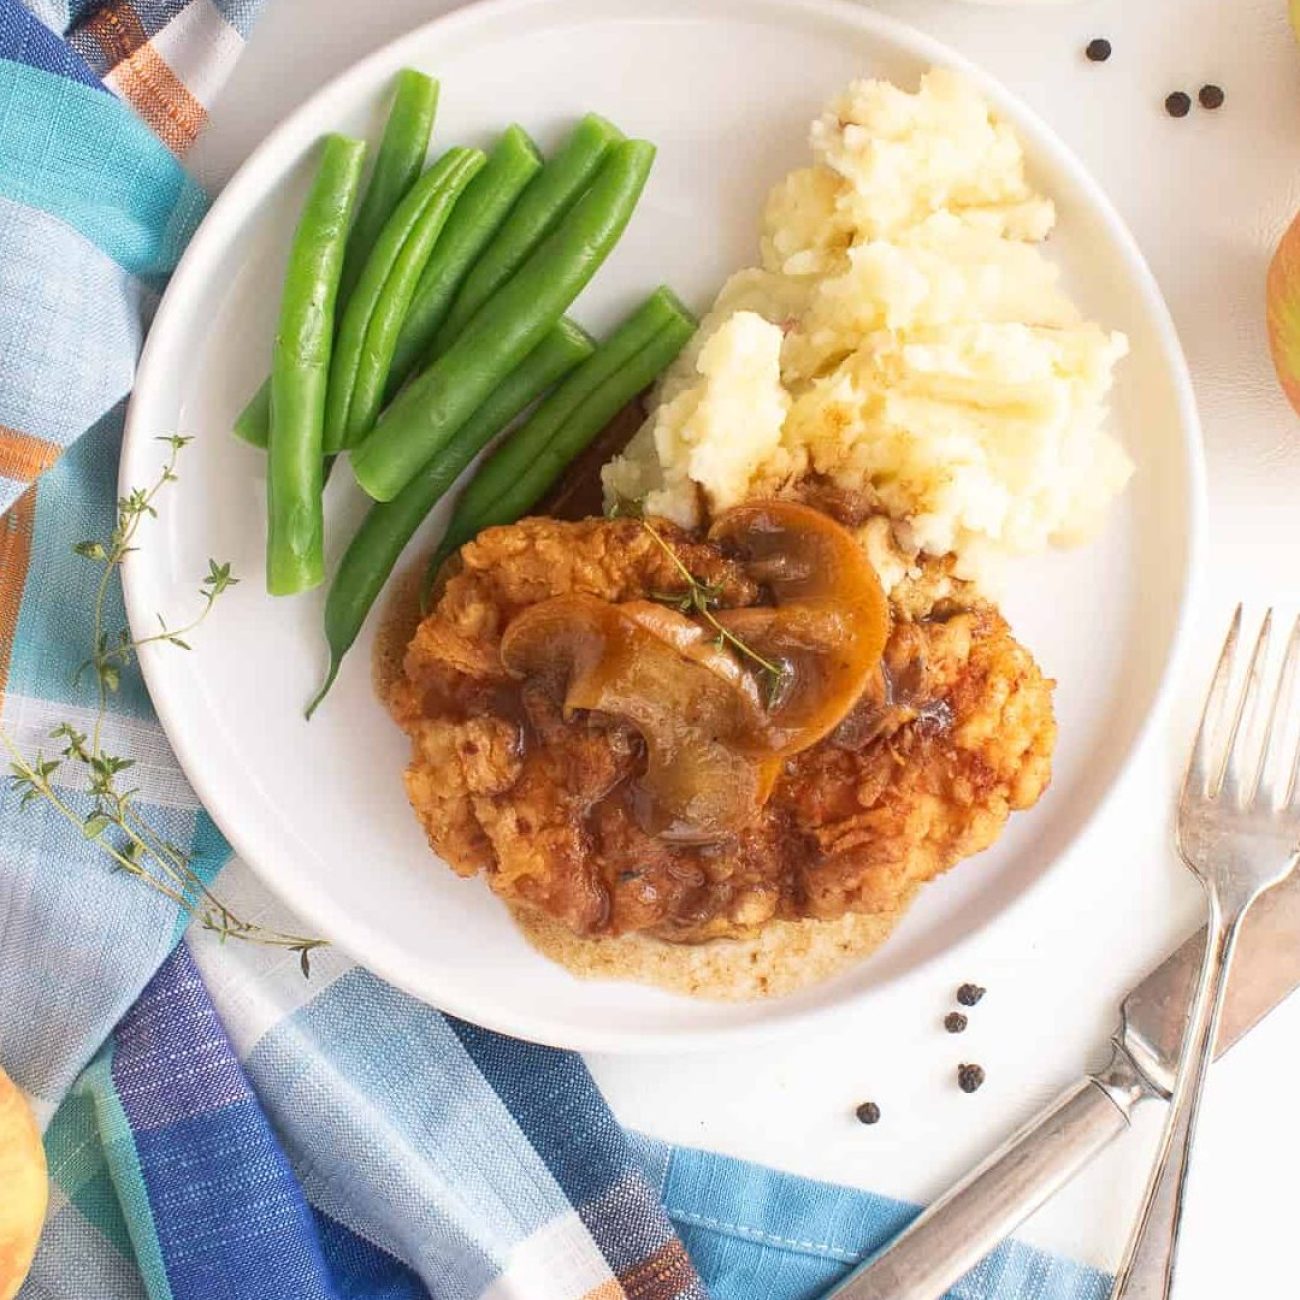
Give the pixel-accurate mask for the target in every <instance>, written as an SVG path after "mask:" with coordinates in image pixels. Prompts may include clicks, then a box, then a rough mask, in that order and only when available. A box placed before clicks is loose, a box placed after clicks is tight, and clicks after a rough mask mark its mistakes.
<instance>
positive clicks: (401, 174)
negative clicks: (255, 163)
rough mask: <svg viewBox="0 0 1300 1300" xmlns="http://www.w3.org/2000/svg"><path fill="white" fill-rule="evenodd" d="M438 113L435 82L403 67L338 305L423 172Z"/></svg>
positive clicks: (345, 262)
mask: <svg viewBox="0 0 1300 1300" xmlns="http://www.w3.org/2000/svg"><path fill="white" fill-rule="evenodd" d="M437 111H438V83H437V82H436V81H435V80H434V79H433V78H432V77H426V76H425V75H424V73H423V72H417V71H416V70H415V69H414V68H403V69H402V70H401V72H399V73H398V74H397V89H396V90H395V91H394V92H393V105H392V107H391V108H390V109H389V110H388V120H387V122H385V123H384V135H383V139H381V140H380V142H379V152H378V153H377V154H375V166H374V170H373V171H372V172H371V173H370V181H369V183H368V184H367V186H366V192H365V196H364V197H363V198H362V200H361V206H360V207H359V208H357V217H356V221H355V222H354V223H353V225H352V234H351V236H350V237H349V239H348V250H347V255H346V256H345V258H344V259H343V275H342V277H341V278H340V280H339V298H340V300H341V301H342V302H347V301H348V299H349V298H350V297H351V296H352V291H353V289H355V288H356V286H357V282H358V281H359V280H360V279H361V273H362V271H363V270H364V269H365V265H366V259H367V258H368V257H369V256H370V250H371V249H372V248H373V247H374V245H375V240H376V239H378V238H379V232H380V231H381V230H383V228H384V226H385V225H387V223H388V218H389V217H391V216H392V215H393V212H394V210H395V209H396V208H397V205H398V204H399V203H400V202H401V201H402V198H403V197H404V196H405V194H406V193H407V191H408V190H409V189H410V188H411V186H412V185H414V184H415V178H416V177H417V176H419V174H420V172H421V171H422V170H423V168H424V156H425V154H427V153H428V152H429V137H430V135H432V134H433V119H434V116H435V114H436V113H437Z"/></svg>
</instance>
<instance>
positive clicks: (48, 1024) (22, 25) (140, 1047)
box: [0, 0, 1105, 1300]
mask: <svg viewBox="0 0 1300 1300" xmlns="http://www.w3.org/2000/svg"><path fill="white" fill-rule="evenodd" d="M256 3H257V0H133V2H132V3H125V2H124V0H113V2H112V3H108V4H95V5H91V4H87V3H84V0H73V2H72V3H71V4H68V3H66V2H65V0H30V7H29V8H24V7H22V6H21V5H19V3H18V0H0V737H2V738H3V740H4V742H5V744H6V745H8V746H10V747H11V755H10V757H17V756H22V757H23V758H24V759H25V760H26V761H28V762H31V761H33V760H34V759H35V756H36V754H37V752H38V751H43V752H44V753H45V754H46V755H47V756H48V755H50V754H51V753H52V751H53V750H56V749H57V748H58V746H59V744H60V742H58V741H54V740H51V738H50V734H49V733H50V732H51V730H53V729H54V728H55V727H56V726H58V725H59V724H62V723H65V722H66V723H69V724H71V726H72V727H73V729H74V730H76V729H87V728H88V727H89V726H90V725H92V724H93V721H94V716H95V712H96V709H95V698H94V692H93V690H92V688H91V685H90V684H89V683H86V682H84V681H83V683H82V684H81V685H80V686H78V685H76V684H75V682H76V669H77V665H78V663H79V662H80V661H81V660H82V659H83V658H84V657H85V655H86V653H87V649H88V647H87V640H88V638H89V635H90V631H89V621H88V611H89V609H90V608H91V604H92V601H93V599H94V586H95V583H96V582H97V581H98V576H99V568H98V567H97V566H96V565H95V564H94V563H93V562H92V561H91V560H88V559H86V558H85V557H82V556H78V555H76V554H74V551H73V547H74V545H75V544H76V543H77V542H79V541H81V540H83V539H86V538H94V537H104V536H107V535H108V533H109V531H110V530H111V528H112V526H113V522H114V518H115V510H116V503H115V486H114V485H115V477H116V466H117V458H118V448H119V441H120V437H121V428H122V408H123V403H124V400H125V398H126V395H127V393H128V391H129V389H130V387H131V379H132V373H133V367H134V364H135V359H136V355H137V353H138V351H139V347H140V343H141V339H142V337H143V335H144V332H145V330H146V328H147V325H148V322H149V319H150V316H151V313H152V312H153V309H154V307H155V305H156V303H157V298H158V294H159V293H160V291H161V289H162V287H163V285H164V283H165V281H166V278H167V275H168V274H169V272H170V271H171V270H172V269H173V267H174V266H175V263H176V260H177V258H178V256H179V255H180V252H181V250H182V248H183V247H184V245H185V243H186V241H187V239H188V238H189V236H190V235H191V233H192V232H193V230H194V228H195V225H196V224H197V222H198V221H199V219H200V217H201V216H202V214H203V211H204V207H205V202H206V200H205V196H204V195H203V194H202V192H201V191H200V190H199V189H198V187H197V186H196V185H195V184H194V182H193V181H191V180H190V179H189V178H188V176H187V175H186V173H185V171H184V169H183V168H182V166H181V165H180V163H179V161H178V159H179V157H180V156H181V155H183V154H184V152H185V150H186V149H187V148H188V147H189V145H190V144H191V143H192V142H193V141H194V139H195V137H196V136H197V134H198V133H199V131H200V130H201V129H202V126H203V122H204V118H205V115H206V100H207V98H209V97H210V96H211V95H212V94H214V93H215V91H216V89H217V88H218V87H219V85H220V83H221V80H222V77H223V75H224V72H225V70H226V69H227V67H228V65H229V63H230V62H231V61H232V60H233V59H234V58H235V57H236V56H237V54H238V51H239V49H240V47H241V45H242V39H243V35H244V33H245V31H246V28H247V25H248V23H249V22H250V21H251V19H252V17H253V15H254V11H255V8H256ZM56 31H61V32H63V33H64V34H63V35H56V34H55V32H56ZM108 598H109V608H108V621H109V625H110V626H113V627H116V626H121V625H122V624H123V622H124V620H123V615H122V610H121V608H120V602H119V600H118V597H117V594H116V591H115V590H114V589H113V588H112V587H110V590H109V597H108ZM104 741H105V748H108V749H110V750H111V752H115V753H122V754H129V755H130V756H131V757H132V758H133V759H134V760H135V766H134V768H133V769H132V785H134V786H136V787H138V789H139V793H138V795H137V796H136V798H137V801H138V804H139V807H140V809H141V812H142V815H143V816H144V818H145V819H146V820H147V821H148V823H149V824H150V825H152V826H154V827H156V828H157V830H158V833H159V834H160V836H162V837H163V838H165V839H166V840H168V841H169V842H170V843H172V844H174V845H176V846H178V847H179V848H180V849H182V850H183V851H184V852H185V853H186V854H187V855H188V858H189V862H190V864H191V866H192V868H193V870H194V871H195V873H196V874H197V876H198V877H199V878H200V879H201V880H203V881H212V880H213V879H215V878H216V876H217V874H218V872H220V875H221V879H220V889H221V892H222V896H223V898H224V899H225V900H226V901H227V902H228V903H229V904H230V905H231V906H232V907H233V908H236V909H237V910H238V911H239V912H240V914H241V915H244V916H246V917H247V918H249V919H250V920H252V921H254V922H257V923H260V924H264V925H268V926H276V927H281V928H285V927H292V918H291V917H287V916H285V915H284V914H283V913H282V911H281V910H280V909H279V907H278V905H277V904H276V903H275V902H274V901H273V900H271V899H270V898H269V897H267V896H266V895H265V894H264V893H263V891H262V890H261V889H260V887H259V886H258V885H257V884H256V882H255V881H254V880H253V879H252V878H251V877H250V876H249V875H248V874H247V872H246V871H245V870H244V868H243V867H242V866H241V865H240V864H239V863H238V862H235V861H231V860H230V851H229V849H228V847H227V846H226V844H225V843H224V842H223V840H222V839H221V837H220V835H219V834H218V833H217V831H216V829H215V827H214V826H213V825H212V823H211V821H210V820H209V819H208V817H207V816H206V814H205V813H204V812H203V810H202V808H200V807H199V806H198V803H197V801H196V800H195V798H194V795H193V793H192V792H191V790H190V789H189V787H188V785H187V784H186V782H185V780H184V777H183V776H182V775H181V773H180V771H179V770H178V768H177V766H176V763H175V760H174V758H173V757H172V754H171V751H170V749H169V748H168V745H167V742H166V740H165V738H164V737H163V735H162V733H161V730H160V728H159V726H158V723H157V721H156V720H155V718H154V716H153V713H152V711H151V710H150V707H149V702H148V698H147V696H146V694H145V691H144V688H143V685H142V683H141V681H140V679H139V678H138V676H137V675H136V673H135V672H134V671H133V670H132V669H131V668H129V667H128V668H127V669H126V670H125V671H124V672H123V675H122V681H121V685H120V689H119V690H118V691H117V693H116V694H115V695H113V696H112V699H111V707H110V710H109V712H108V714H107V716H106V718H105V721H104ZM76 766H77V765H75V764H69V763H66V762H65V763H64V764H63V766H62V767H60V768H59V769H57V770H55V771H54V772H53V773H52V774H51V781H52V786H51V789H52V791H53V792H54V794H55V795H56V796H57V798H58V800H59V804H60V805H61V809H62V811H61V810H60V808H56V807H55V806H54V805H53V804H52V803H51V802H50V801H49V800H48V799H44V798H37V799H34V800H32V801H31V802H30V803H29V804H28V806H26V807H25V808H22V807H20V794H21V791H20V790H18V789H6V790H5V792H4V793H3V795H0V1064H3V1066H4V1068H5V1069H6V1070H7V1071H8V1072H9V1073H10V1074H11V1075H12V1076H13V1077H14V1079H15V1080H16V1081H17V1083H18V1084H19V1086H20V1087H21V1088H22V1089H23V1090H24V1091H25V1093H26V1094H27V1095H28V1097H29V1098H30V1100H31V1101H32V1104H33V1106H34V1107H35V1109H36V1111H37V1115H38V1117H39V1119H40V1121H41V1123H42V1126H43V1128H44V1131H45V1143H46V1149H47V1153H48V1156H49V1165H50V1179H51V1189H50V1192H51V1198H50V1212H49V1218H48V1221H47V1223H46V1228H45V1234H44V1237H43V1240H42V1245H41V1248H40V1251H39V1253H38V1255H37V1259H36V1264H35V1268H34V1271H33V1274H32V1276H31V1278H30V1279H29V1281H28V1283H27V1284H26V1286H25V1287H24V1289H23V1291H22V1292H21V1295H22V1297H23V1298H24V1300H37V1298H38V1297H39V1298H40V1300H55V1298H57V1297H66V1298H67V1300H92V1298H93V1300H119V1298H120V1300H127V1298H128V1297H130V1298H132V1300H134V1298H136V1297H144V1296H148V1297H150V1300H225V1298H227V1297H229V1298H230V1300H235V1298H238V1300H254V1298H255V1297H263V1296H265V1297H268V1298H269V1297H276V1300H283V1298H284V1297H294V1298H296V1300H311V1298H314V1297H321V1298H322V1300H324V1298H325V1297H339V1298H342V1297H354V1296H355V1297H367V1298H371V1300H399V1298H401V1300H405V1298H406V1297H410V1298H412V1300H415V1298H417V1297H428V1296H432V1297H436V1300H471V1298H473V1297H484V1298H485V1300H486V1298H487V1297H493V1298H494V1300H507V1298H508V1297H526V1298H527V1300H578V1298H579V1297H585V1298H586V1300H620V1298H622V1297H626V1298H629V1300H674V1298H676V1300H695V1298H699V1300H703V1297H706V1296H708V1295H712V1296H714V1297H716V1298H717V1300H732V1298H734V1300H740V1298H741V1297H744V1298H745V1300H760V1298H762V1297H771V1298H773V1300H795V1298H796V1297H813V1296H815V1295H817V1294H818V1293H819V1292H820V1291H821V1290H822V1289H824V1288H825V1287H826V1286H827V1285H828V1284H829V1283H830V1282H832V1281H833V1280H834V1279H835V1278H836V1277H838V1276H840V1275H841V1274H842V1273H843V1272H844V1271H845V1269H846V1268H847V1267H848V1266H849V1265H851V1264H852V1263H853V1262H854V1261H856V1260H857V1259H859V1258H861V1257H862V1255H863V1254H864V1253H865V1252H867V1251H869V1250H871V1249H872V1248H873V1247H874V1246H876V1245H878V1244H879V1243H880V1242H881V1241H882V1240H884V1239H885V1238H886V1237H888V1236H889V1235H890V1234H892V1233H893V1232H895V1231H897V1230H898V1228H899V1227H901V1226H902V1225H903V1224H904V1223H905V1222H906V1220H907V1218H908V1217H909V1215H910V1214H911V1213H913V1210H912V1209H911V1208H910V1207H907V1206H904V1205H900V1204H898V1203H896V1202H892V1201H888V1200H886V1199H884V1198H881V1197H876V1196H871V1195H868V1194H864V1193H860V1192H856V1191H851V1190H848V1189H844V1188H836V1187H830V1186H827V1185H824V1184H818V1183H812V1182H808V1181H806V1180H802V1179H796V1178H792V1177H789V1176H787V1175H783V1174H779V1173H775V1172H773V1171H771V1170H767V1169H762V1168H759V1167H756V1166H751V1165H746V1164H743V1163H740V1162H737V1161H733V1160H729V1159H724V1158H721V1157H718V1156H714V1155H710V1154H708V1153H705V1152H700V1151H691V1150H686V1149H682V1148H672V1147H667V1146H664V1145H661V1144H659V1143H656V1142H652V1141H649V1140H647V1139H644V1138H640V1137H637V1136H635V1135H628V1134H626V1133H624V1132H623V1131H622V1130H621V1129H620V1128H619V1126H618V1124H617V1123H616V1122H615V1120H614V1118H613V1116H612V1115H611V1114H610V1112H609V1109H608V1108H607V1107H606V1105H605V1103H604V1101H603V1100H602V1098H601V1097H600V1095H599V1093H598V1092H597V1091H596V1089H595V1087H594V1086H593V1084H592V1081H591V1078H590V1076H589V1075H588V1073H587V1071H586V1068H585V1066H584V1065H583V1063H582V1061H581V1060H580V1059H579V1058H577V1057H575V1056H572V1055H569V1054H566V1053H563V1052H557V1051H553V1050H549V1049H546V1048H541V1047H536V1046H532V1045H529V1044H525V1043H519V1042H514V1041H512V1040H509V1039H505V1038H501V1037H499V1036H497V1035H494V1034H491V1033H488V1032H486V1031H484V1030H481V1029H477V1028H475V1027H474V1026H472V1025H467V1024H462V1023H460V1022H458V1021H455V1020H452V1019H451V1018H449V1017H446V1016H443V1015H441V1014H439V1013H438V1012H437V1011H434V1010H433V1009H431V1008H429V1007H427V1006H424V1005H422V1004H420V1003H418V1002H416V1001H413V1000H412V999H411V998H409V997H407V996H406V995H404V994H402V993H399V992H397V991H396V990H394V989H392V988H389V987H388V986H387V985H385V984H383V983H382V982H380V981H379V980H378V979H376V978H375V977H374V976H373V975H371V974H369V973H368V972H367V971H365V970H363V969H361V968H360V967H358V966H356V965H354V964H352V963H351V962H349V961H347V960H346V959H345V958H343V957H342V956H340V955H338V954H336V953H334V952H332V951H330V950H325V951H323V952H319V953H317V954H315V955H314V960H313V965H312V975H311V978H310V980H304V979H303V977H302V974H301V972H300V971H299V969H298V960H297V957H296V956H294V955H293V954H292V953H286V952H284V951H282V950H276V949H266V948H259V947H254V946H249V945H244V944H239V943H224V944H223V943H222V942H220V940H219V938H218V936H216V935H214V934H213V933H210V932H208V931H205V930H203V929H202V928H201V927H199V926H190V927H189V928H188V930H187V922H188V919H189V918H188V914H187V913H186V912H185V911H184V910H182V909H180V908H178V907H176V906H175V905H173V904H172V903H170V902H168V901H167V900H166V899H165V898H163V897H161V896H160V895H159V894H157V893H155V892H152V891H150V890H149V889H147V888H145V887H144V886H143V885H142V884H141V883H140V882H139V881H137V880H133V879H132V878H130V876H129V875H127V874H126V873H124V872H121V871H118V872H115V871H113V870H111V867H112V865H113V864H112V863H111V861H110V860H109V858H108V857H107V856H106V855H105V853H104V851H103V849H102V847H101V846H100V845H99V844H97V843H96V842H94V841H93V840H90V839H87V838H86V836H85V835H83V834H82V833H81V830H80V829H79V827H78V826H77V825H76V822H77V820H78V819H80V818H82V817H84V816H85V815H86V813H87V811H88V810H89V808H90V806H91V805H90V798H89V795H88V793H87V790H86V787H85V783H84V781H82V780H79V779H77V777H76V776H75V775H74V769H75V768H76ZM1104 1283H1105V1279H1104V1278H1102V1277H1101V1276H1100V1275H1099V1274H1097V1273H1094V1272H1092V1271H1090V1270H1087V1269H1083V1268H1080V1267H1078V1266H1076V1265H1073V1264H1069V1263H1067V1262H1064V1261H1061V1260H1057V1259H1053V1258H1051V1257H1049V1256H1045V1255H1043V1254H1040V1253H1038V1252H1035V1251H1031V1250H1028V1249H1026V1248H1023V1247H1019V1246H1009V1247H1007V1248H1004V1249H1003V1250H1001V1251H999V1252H998V1253H997V1254H996V1255H995V1256H994V1257H993V1258H992V1259H991V1260H989V1261H986V1263H985V1264H984V1265H983V1266H982V1267H981V1268H980V1269H979V1270H978V1271H977V1272H976V1273H975V1274H973V1275H972V1276H971V1277H970V1278H968V1279H967V1280H966V1281H965V1282H964V1283H963V1284H962V1285H961V1287H959V1289H958V1291H957V1292H956V1293H955V1294H956V1295H958V1296H960V1297H962V1298H963V1300H989V1298H991V1297H999V1298H1002V1300H1099V1298H1100V1297H1101V1296H1102V1295H1103V1294H1104V1291H1105V1286H1104Z"/></svg>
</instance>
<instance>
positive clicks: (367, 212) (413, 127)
mask: <svg viewBox="0 0 1300 1300" xmlns="http://www.w3.org/2000/svg"><path fill="white" fill-rule="evenodd" d="M437 108H438V83H437V82H436V81H434V80H433V79H432V78H431V77H426V76H425V75H424V73H422V72H416V71H415V70H414V69H413V68H404V69H403V70H402V71H401V72H400V73H398V76H397V89H396V91H395V93H394V95H393V104H392V107H391V108H390V109H389V110H388V121H387V122H386V124H385V126H384V136H383V139H382V140H381V141H380V143H379V154H378V156H377V157H376V159H375V166H374V169H373V171H372V172H371V173H370V181H369V183H368V184H367V185H366V192H365V195H364V196H363V198H362V200H361V206H360V207H359V208H358V209H357V215H356V219H355V220H354V221H353V223H352V231H351V233H350V234H349V235H348V245H347V250H346V252H345V254H344V261H343V272H342V274H341V276H340V279H339V292H338V305H339V307H344V306H346V305H347V301H348V297H349V294H350V292H351V288H352V285H353V283H354V282H355V280H356V279H357V277H358V276H359V275H360V274H361V268H362V266H363V265H364V263H365V260H366V258H367V257H368V256H369V254H370V249H371V247H372V245H373V244H374V242H375V237H376V236H377V235H378V234H379V231H380V229H381V228H382V227H383V224H384V222H385V221H387V220H388V218H389V216H390V215H391V214H392V211H393V209H394V208H395V207H396V206H397V204H398V203H399V201H400V200H401V198H402V195H404V194H405V193H406V191H407V190H408V189H409V188H410V187H411V184H412V183H413V182H414V180H415V178H416V177H417V176H418V175H419V174H420V169H421V168H422V167H423V166H424V156H425V154H426V153H428V151H429V136H430V134H431V133H432V131H433V119H434V115H435V113H436V112H437ZM270 415H271V379H270V376H269V375H268V376H267V378H266V379H264V380H263V381H262V386H261V387H260V388H259V389H258V390H257V392H255V393H254V394H253V396H252V397H250V398H249V399H248V401H247V403H245V405H244V409H243V410H242V411H241V412H240V413H239V415H238V416H237V417H236V419H235V429H234V431H235V433H236V434H237V435H238V436H239V437H240V438H242V439H243V440H244V441H245V442H247V443H250V444H251V445H252V446H254V447H262V448H265V447H266V440H267V437H268V435H269V433H270V428H271V424H270Z"/></svg>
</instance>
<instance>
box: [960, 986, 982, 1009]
mask: <svg viewBox="0 0 1300 1300" xmlns="http://www.w3.org/2000/svg"><path fill="white" fill-rule="evenodd" d="M986 992H988V990H987V989H982V988H980V986H979V985H978V984H963V985H962V986H961V988H959V989H958V990H957V1001H958V1002H960V1003H961V1005H962V1006H964V1007H973V1006H974V1005H975V1004H976V1003H977V1002H978V1001H979V1000H980V998H982V997H983V996H984V994H985V993H986Z"/></svg>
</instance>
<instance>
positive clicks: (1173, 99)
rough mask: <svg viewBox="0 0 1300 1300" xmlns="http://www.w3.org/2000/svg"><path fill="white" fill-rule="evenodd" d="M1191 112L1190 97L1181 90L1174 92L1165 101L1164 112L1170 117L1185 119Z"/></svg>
mask: <svg viewBox="0 0 1300 1300" xmlns="http://www.w3.org/2000/svg"><path fill="white" fill-rule="evenodd" d="M1191 111H1192V97H1191V96H1190V95H1187V94H1184V92H1183V91H1181V90H1175V91H1174V93H1173V94H1172V95H1170V96H1169V97H1168V98H1167V99H1166V100H1165V112H1166V113H1168V114H1169V116H1170V117H1186V116H1187V115H1188V113H1190V112H1191Z"/></svg>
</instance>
